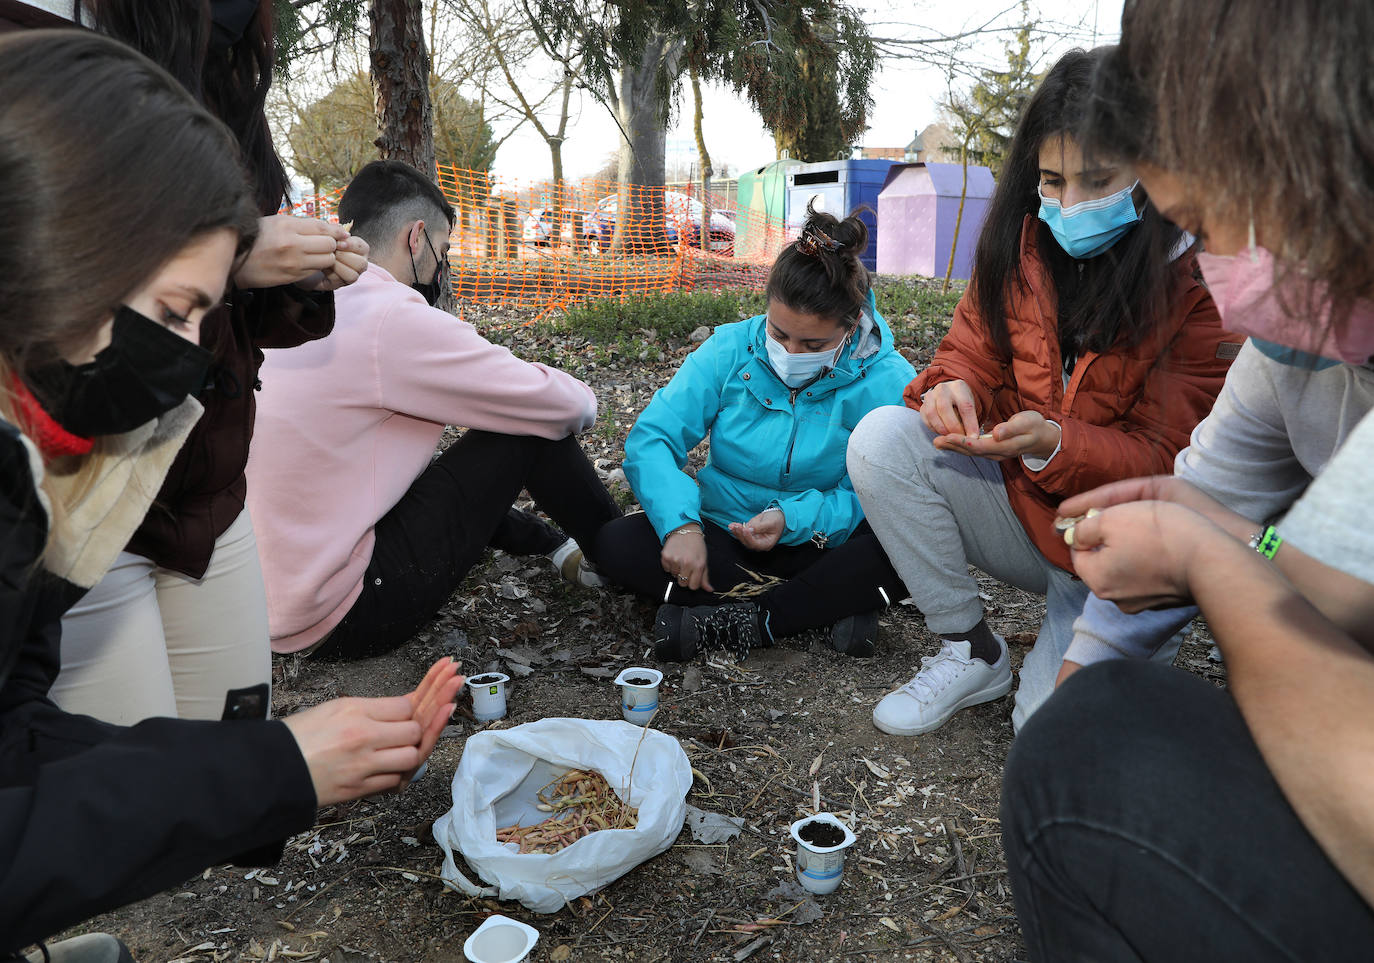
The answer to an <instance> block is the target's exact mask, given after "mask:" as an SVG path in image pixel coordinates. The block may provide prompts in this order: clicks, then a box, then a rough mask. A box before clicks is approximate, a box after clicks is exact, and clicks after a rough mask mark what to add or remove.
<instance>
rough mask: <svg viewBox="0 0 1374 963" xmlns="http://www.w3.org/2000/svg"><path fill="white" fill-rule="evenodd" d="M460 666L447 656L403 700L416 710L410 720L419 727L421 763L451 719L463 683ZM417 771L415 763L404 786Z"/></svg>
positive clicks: (417, 767) (432, 749)
mask: <svg viewBox="0 0 1374 963" xmlns="http://www.w3.org/2000/svg"><path fill="white" fill-rule="evenodd" d="M459 665H460V663H458V662H455V661H454V660H453V659H451V658H448V657H445V658H442V659H440V660H439V661H438V662H435V663H434V664H433V665H432V666H430V668H429V672H427V673H426V674H425V677H424V680H423V681H421V683H420V684H419V685H418V686H416V687H415V691H414V692H412V693H410V694H409V695H408V696H407V697H406V698H408V699H410V701H411V704H412V705H414V707H415V711H414V713H413V715H412V716H411V718H412V719H414V720H415V722H417V723H419V725H420V762H421V763H423V762H424V761H425V760H426V759H428V758H429V754H430V753H431V752H433V751H434V746H435V744H436V743H437V742H438V741H439V734H440V733H441V732H443V731H444V726H446V725H448V721H449V719H450V718H452V716H453V709H454V706H455V705H456V704H457V703H456V701H455V700H456V699H457V696H458V690H459V689H461V688H462V687H463V683H464V682H465V681H466V680H465V679H464V677H463V676H461V675H459V674H458V668H459ZM419 768H420V766H419V764H417V765H416V767H415V769H414V770H412V771H411V772H408V773H406V782H407V783H408V782H409V781H410V779H411V777H412V776H414V775H415V772H416V771H418V770H419Z"/></svg>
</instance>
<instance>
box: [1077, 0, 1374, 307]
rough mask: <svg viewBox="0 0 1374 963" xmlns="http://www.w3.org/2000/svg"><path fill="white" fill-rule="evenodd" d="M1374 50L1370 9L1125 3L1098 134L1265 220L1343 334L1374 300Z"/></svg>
mask: <svg viewBox="0 0 1374 963" xmlns="http://www.w3.org/2000/svg"><path fill="white" fill-rule="evenodd" d="M1371 41H1374V3H1371V2H1370V0H1127V2H1126V4H1125V8H1124V10H1123V13H1122V32H1121V45H1120V49H1119V51H1118V52H1117V53H1116V54H1115V55H1114V56H1113V57H1112V58H1111V59H1110V60H1109V61H1108V62H1107V63H1106V64H1104V66H1103V69H1102V71H1101V72H1100V75H1099V78H1098V82H1097V84H1096V94H1095V98H1094V110H1093V121H1092V124H1091V126H1090V127H1089V134H1088V139H1089V140H1090V141H1092V143H1093V144H1094V145H1096V144H1098V143H1100V142H1102V141H1104V140H1106V139H1109V138H1115V139H1118V140H1122V141H1125V142H1126V143H1127V144H1128V148H1129V150H1130V152H1131V153H1132V154H1133V155H1134V159H1138V160H1141V161H1145V162H1147V163H1149V164H1151V165H1154V166H1157V167H1160V168H1162V169H1164V170H1167V171H1170V172H1172V173H1175V174H1177V175H1179V176H1180V177H1181V178H1182V179H1183V180H1184V181H1185V182H1186V183H1187V184H1188V185H1189V189H1190V192H1191V193H1193V194H1195V195H1197V196H1196V197H1194V198H1193V200H1194V201H1195V202H1197V203H1202V204H1206V205H1207V206H1208V207H1209V208H1210V209H1211V210H1212V211H1213V212H1215V214H1216V215H1217V216H1220V217H1224V218H1226V219H1227V220H1230V221H1232V222H1234V223H1237V224H1245V223H1246V222H1247V221H1253V223H1255V224H1257V225H1261V226H1262V228H1263V229H1264V233H1265V234H1266V244H1267V245H1268V246H1269V247H1270V248H1271V249H1272V251H1273V253H1274V255H1275V258H1276V259H1277V261H1278V264H1279V270H1280V273H1281V275H1298V274H1300V275H1302V276H1303V277H1306V278H1310V279H1312V280H1315V281H1319V282H1322V283H1321V285H1306V286H1305V288H1306V289H1307V290H1309V291H1321V292H1323V293H1322V294H1321V295H1316V294H1314V295H1313V296H1321V297H1329V304H1330V307H1331V310H1332V314H1331V318H1332V323H1333V324H1335V325H1336V326H1338V327H1339V326H1340V325H1341V324H1343V323H1344V321H1345V319H1346V318H1347V317H1348V314H1349V309H1350V307H1351V306H1352V305H1353V303H1354V302H1355V301H1356V300H1357V299H1360V298H1371V297H1374V223H1371V221H1370V217H1369V215H1370V212H1371V211H1374V112H1372V111H1371V105H1374V70H1371V69H1370V55H1369V45H1370V43H1371ZM1184 226H1185V227H1187V226H1188V225H1186V224H1185V225H1184ZM1322 306H1323V305H1318V304H1311V303H1307V304H1303V305H1290V306H1289V307H1290V310H1294V309H1295V308H1296V309H1298V310H1301V311H1303V312H1304V313H1310V312H1314V311H1316V310H1318V309H1320V308H1321V307H1322Z"/></svg>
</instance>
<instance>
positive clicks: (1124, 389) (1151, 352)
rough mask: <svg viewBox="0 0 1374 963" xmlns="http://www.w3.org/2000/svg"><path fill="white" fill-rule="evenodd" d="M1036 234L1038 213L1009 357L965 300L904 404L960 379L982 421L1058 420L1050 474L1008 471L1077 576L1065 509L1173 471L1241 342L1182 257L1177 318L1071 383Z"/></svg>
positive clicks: (1087, 365)
mask: <svg viewBox="0 0 1374 963" xmlns="http://www.w3.org/2000/svg"><path fill="white" fill-rule="evenodd" d="M1036 235H1037V231H1036V222H1035V221H1033V220H1032V219H1029V218H1028V219H1027V223H1026V225H1025V227H1024V228H1023V230H1022V232H1021V264H1022V268H1023V273H1024V275H1025V279H1026V284H1027V286H1028V288H1029V290H1026V289H1020V290H1017V291H1016V292H1015V293H1014V295H1013V296H1012V299H1011V303H1010V304H1009V306H1008V312H1007V327H1008V330H1009V332H1010V335H1011V345H1012V357H1011V360H1010V362H1007V361H1005V360H1004V359H1002V358H1000V357H999V356H998V354H997V351H996V348H995V347H994V346H993V344H992V340H991V338H990V337H989V336H988V335H987V333H986V329H985V328H984V326H983V324H982V320H981V318H980V317H979V316H978V314H977V311H976V309H975V308H974V307H973V306H972V304H971V300H970V296H969V294H968V293H965V295H964V297H963V298H962V299H961V300H960V301H959V304H958V306H957V307H956V308H955V309H954V322H953V324H952V325H951V326H950V329H949V333H948V334H947V335H946V336H945V339H944V340H943V341H942V342H941V343H940V347H939V349H938V350H937V351H936V352H935V358H934V360H933V361H932V362H931V364H930V366H929V367H928V368H926V369H925V370H924V371H922V372H921V373H920V374H918V375H917V376H916V379H915V380H914V381H912V382H911V383H910V384H909V385H907V387H906V391H905V392H904V393H903V400H904V401H905V402H906V404H907V406H908V407H911V408H915V409H917V410H920V407H921V395H922V394H924V393H925V392H926V391H927V390H929V389H930V388H931V387H933V386H935V385H937V384H940V383H941V382H944V381H955V380H962V381H965V382H967V383H968V385H969V388H970V389H971V390H972V392H973V396H974V398H975V399H976V402H977V405H978V418H979V423H980V424H982V425H987V426H992V425H996V424H998V423H1000V422H1003V421H1005V420H1006V419H1008V418H1010V417H1011V416H1012V415H1014V414H1016V413H1017V412H1018V411H1028V410H1029V411H1038V412H1040V414H1042V415H1044V416H1045V417H1046V418H1048V419H1050V420H1052V421H1056V422H1058V423H1059V425H1060V427H1061V428H1062V429H1063V432H1064V434H1063V440H1062V442H1061V444H1060V450H1059V453H1058V454H1057V455H1055V456H1054V458H1053V459H1052V460H1051V461H1050V463H1049V465H1047V466H1046V467H1045V468H1044V469H1043V470H1042V471H1039V472H1030V471H1027V470H1026V468H1025V466H1024V465H1023V464H1022V462H1021V459H1020V458H1010V459H1007V460H1005V461H1003V462H1002V463H1001V464H1002V476H1003V478H1004V479H1005V480H1006V486H1007V498H1008V499H1009V500H1010V502H1011V507H1012V510H1013V511H1014V512H1016V517H1017V518H1019V519H1020V520H1021V524H1022V525H1023V526H1025V529H1026V532H1027V534H1028V535H1029V536H1030V538H1031V541H1032V542H1034V543H1035V546H1036V548H1038V549H1039V550H1040V551H1041V553H1042V554H1044V556H1045V557H1046V558H1048V559H1049V560H1050V561H1051V562H1053V563H1054V564H1055V565H1058V566H1059V567H1060V568H1063V569H1065V570H1067V571H1070V572H1071V571H1073V564H1072V562H1071V561H1070V553H1069V550H1068V547H1067V546H1066V545H1065V544H1064V540H1063V539H1062V538H1061V537H1060V536H1059V535H1058V534H1057V533H1056V532H1055V531H1054V527H1053V520H1054V517H1055V508H1056V506H1057V505H1058V504H1059V503H1060V502H1061V501H1062V500H1063V499H1065V498H1068V497H1069V496H1071V495H1076V494H1078V493H1079V492H1084V491H1088V490H1090V489H1092V488H1096V487H1097V486H1099V485H1104V484H1106V483H1108V482H1112V481H1117V480H1120V479H1123V478H1135V477H1137V476H1140V475H1159V474H1170V473H1172V472H1173V466H1174V456H1175V455H1177V454H1178V452H1179V451H1180V450H1181V449H1182V448H1184V447H1185V446H1186V445H1187V444H1188V436H1189V435H1190V434H1191V433H1192V430H1193V427H1194V426H1195V425H1196V424H1197V423H1198V422H1199V421H1201V420H1202V419H1203V418H1204V417H1205V416H1206V415H1207V413H1208V412H1209V411H1211V409H1212V403H1213V401H1215V400H1216V396H1217V393H1218V392H1219V391H1220V390H1221V385H1222V382H1223V381H1224V380H1225V378H1226V370H1227V368H1228V367H1229V366H1230V363H1231V361H1230V359H1231V358H1233V357H1234V356H1235V352H1236V351H1238V350H1239V347H1240V344H1239V343H1240V341H1241V340H1242V339H1241V338H1240V337H1239V336H1236V335H1232V334H1230V333H1229V332H1227V331H1225V330H1224V329H1223V328H1222V326H1221V318H1220V316H1219V315H1218V314H1217V310H1216V307H1215V305H1213V303H1212V297H1211V295H1209V294H1208V293H1207V290H1206V288H1204V287H1203V286H1202V285H1201V284H1199V283H1198V282H1197V280H1195V279H1194V278H1193V276H1192V271H1191V266H1192V262H1193V258H1192V256H1191V255H1186V256H1184V257H1182V258H1180V259H1179V260H1178V262H1177V269H1178V284H1179V285H1180V286H1181V291H1180V292H1179V293H1178V295H1177V296H1176V298H1175V299H1174V304H1175V308H1174V313H1173V316H1172V317H1170V318H1168V319H1167V320H1166V321H1165V322H1164V323H1163V324H1162V325H1160V328H1159V330H1158V331H1157V332H1156V333H1155V334H1154V335H1152V336H1151V337H1149V338H1146V339H1145V340H1144V341H1143V342H1141V343H1140V344H1139V345H1137V346H1135V347H1133V348H1126V349H1121V348H1112V349H1111V350H1110V351H1107V352H1105V353H1103V354H1098V353H1096V352H1093V351H1087V352H1084V353H1083V354H1082V355H1081V356H1080V357H1079V358H1078V361H1077V362H1076V364H1075V365H1074V369H1073V376H1072V377H1071V378H1070V379H1069V384H1068V387H1067V388H1066V387H1065V386H1064V379H1063V364H1062V361H1061V358H1060V354H1059V336H1058V331H1059V323H1058V315H1057V310H1056V298H1055V289H1054V282H1053V280H1052V279H1051V276H1050V273H1049V268H1048V267H1047V266H1046V265H1045V263H1044V262H1043V261H1042V260H1041V259H1040V256H1039V254H1038V253H1037V236H1036Z"/></svg>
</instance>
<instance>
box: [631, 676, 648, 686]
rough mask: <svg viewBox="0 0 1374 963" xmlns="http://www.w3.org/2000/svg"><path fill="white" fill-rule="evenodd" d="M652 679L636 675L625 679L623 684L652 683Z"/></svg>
mask: <svg viewBox="0 0 1374 963" xmlns="http://www.w3.org/2000/svg"><path fill="white" fill-rule="evenodd" d="M653 684H654V680H653V679H646V678H644V677H643V676H636V677H635V678H633V679H626V680H625V685H653Z"/></svg>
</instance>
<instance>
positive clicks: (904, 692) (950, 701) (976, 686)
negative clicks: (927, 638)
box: [873, 635, 1011, 736]
mask: <svg viewBox="0 0 1374 963" xmlns="http://www.w3.org/2000/svg"><path fill="white" fill-rule="evenodd" d="M942 643H943V644H942V645H941V647H940V653H939V654H938V655H933V656H931V655H927V656H924V657H922V659H921V671H920V672H918V673H916V678H914V679H912V680H911V681H910V682H908V683H907V684H906V685H904V686H902V687H901V688H900V689H898V690H897V691H896V692H890V693H888V694H887V695H885V696H883V698H882V700H881V701H880V702H879V703H878V704H877V705H876V706H874V707H873V724H874V725H875V726H877V727H878V728H879V729H881V730H882V731H883V732H890V733H892V734H893V735H894V736H919V735H921V734H922V733H925V732H931V731H933V730H935V729H938V728H940V727H941V726H942V725H944V724H945V723H946V722H948V721H949V717H950V716H952V715H954V713H956V712H958V711H959V710H960V709H967V708H968V707H969V706H976V705H978V703H980V702H991V701H992V700H993V699H1000V698H1002V696H1004V695H1006V694H1007V693H1008V692H1010V691H1011V661H1010V659H1009V658H1008V656H1007V644H1006V642H1004V641H1003V640H1002V637H1001V636H1000V635H999V636H997V644H998V645H1000V646H1001V648H1002V654H1001V655H1000V656H999V657H998V659H997V661H996V663H994V664H993V665H988V664H987V663H986V662H984V661H983V660H982V659H974V658H971V657H970V656H969V643H967V642H950V641H949V640H942Z"/></svg>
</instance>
